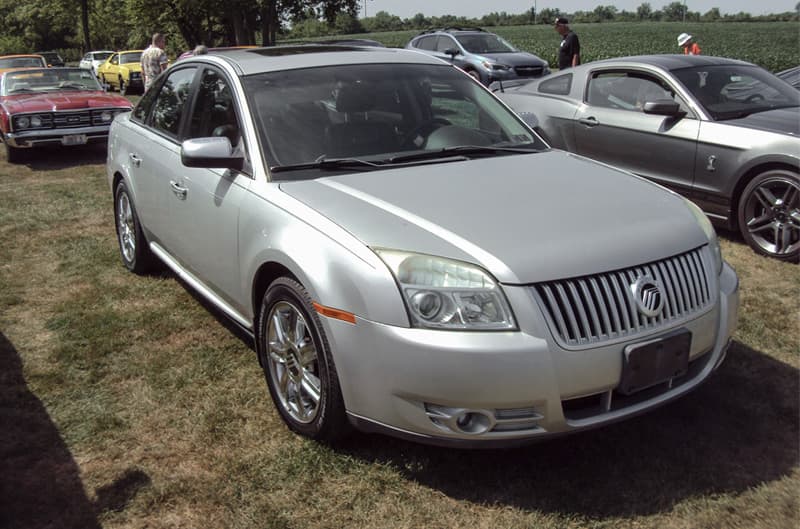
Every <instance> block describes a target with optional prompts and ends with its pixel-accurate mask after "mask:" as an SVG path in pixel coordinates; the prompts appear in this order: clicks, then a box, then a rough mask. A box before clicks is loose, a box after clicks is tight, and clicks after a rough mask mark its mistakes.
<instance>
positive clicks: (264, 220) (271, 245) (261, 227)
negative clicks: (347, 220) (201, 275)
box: [239, 183, 409, 327]
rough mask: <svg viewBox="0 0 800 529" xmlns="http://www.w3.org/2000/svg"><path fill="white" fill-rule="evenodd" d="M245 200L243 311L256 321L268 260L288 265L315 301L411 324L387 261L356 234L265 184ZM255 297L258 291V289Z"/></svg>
mask: <svg viewBox="0 0 800 529" xmlns="http://www.w3.org/2000/svg"><path fill="white" fill-rule="evenodd" d="M254 187H261V189H260V190H259V191H257V192H256V193H252V194H249V195H248V197H247V198H245V200H244V201H243V203H242V206H241V211H242V215H241V218H240V225H239V244H240V246H239V255H240V262H241V263H242V274H241V277H242V285H241V289H242V293H243V294H244V296H243V299H249V300H250V303H249V306H247V307H240V310H241V311H242V312H243V314H244V315H245V316H246V317H247V318H248V319H249V320H251V321H255V316H256V309H255V307H257V306H258V303H259V302H260V299H254V297H253V296H254V288H253V286H254V285H255V282H256V279H257V274H258V273H259V270H260V269H261V267H262V266H263V265H264V264H271V263H274V264H277V265H280V266H282V267H284V268H286V269H288V270H289V271H290V272H291V273H292V275H294V276H295V277H296V278H297V280H298V281H299V282H300V283H302V284H303V286H304V287H305V288H306V290H307V291H308V292H309V294H310V295H311V297H312V299H314V300H315V301H316V302H318V303H320V304H322V305H326V306H328V307H333V308H336V309H340V310H344V311H347V312H351V313H353V314H355V315H356V316H357V317H358V318H363V319H367V320H371V321H375V322H379V323H384V324H389V325H395V326H401V327H408V326H409V320H408V314H407V313H406V309H405V304H404V302H403V300H402V298H401V297H400V291H399V289H398V287H397V284H396V283H395V280H394V277H393V276H392V274H391V272H390V271H389V269H388V267H387V266H386V265H385V264H384V263H383V261H381V260H380V258H378V256H377V255H375V253H374V252H372V250H370V249H369V248H367V247H366V246H365V245H364V244H363V243H361V242H360V241H359V240H357V239H355V237H353V236H352V235H351V234H349V233H348V232H346V231H345V230H343V229H341V228H340V227H339V226H338V225H336V224H335V223H333V222H332V221H331V220H330V219H327V218H325V217H323V216H322V215H320V214H319V213H317V212H316V211H314V210H312V209H311V208H309V207H308V206H306V205H304V204H302V203H300V202H298V201H296V200H295V199H293V198H291V197H288V196H287V195H286V194H285V193H283V192H281V191H280V190H279V189H278V186H277V184H270V183H264V184H263V186H260V185H258V184H257V185H256V186H254ZM256 295H258V294H257V293H256Z"/></svg>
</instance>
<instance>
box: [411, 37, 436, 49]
mask: <svg viewBox="0 0 800 529" xmlns="http://www.w3.org/2000/svg"><path fill="white" fill-rule="evenodd" d="M438 38H439V37H437V36H436V35H431V36H429V37H421V38H419V39H417V40H416V41H415V42H414V46H415V47H417V48H419V49H421V50H428V51H433V50H435V49H436V39H438Z"/></svg>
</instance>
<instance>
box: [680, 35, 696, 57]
mask: <svg viewBox="0 0 800 529" xmlns="http://www.w3.org/2000/svg"><path fill="white" fill-rule="evenodd" d="M678 46H680V47H681V48H683V54H684V55H700V46H698V45H697V43H696V42H694V37H692V36H691V35H689V34H688V33H681V34H680V35H678Z"/></svg>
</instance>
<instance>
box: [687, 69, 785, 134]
mask: <svg viewBox="0 0 800 529" xmlns="http://www.w3.org/2000/svg"><path fill="white" fill-rule="evenodd" d="M673 73H674V74H675V76H676V77H677V78H678V80H680V82H681V83H683V85H684V86H685V87H686V88H687V89H688V90H689V91H690V92H691V93H692V95H693V96H694V97H695V99H696V100H697V102H698V103H699V104H700V105H702V107H703V108H704V109H706V111H708V113H709V114H710V115H711V117H712V118H713V119H715V120H725V119H735V118H740V117H744V116H748V115H750V114H755V113H756V112H763V111H765V110H772V109H776V108H787V107H796V106H800V92H798V91H797V90H794V89H792V88H791V87H790V86H788V85H787V84H785V83H782V82H781V81H780V80H779V79H778V78H777V77H775V76H774V75H772V74H771V73H769V72H767V71H766V70H763V69H761V68H758V67H756V66H748V65H738V64H733V65H716V66H698V67H694V68H685V69H681V70H675V71H673Z"/></svg>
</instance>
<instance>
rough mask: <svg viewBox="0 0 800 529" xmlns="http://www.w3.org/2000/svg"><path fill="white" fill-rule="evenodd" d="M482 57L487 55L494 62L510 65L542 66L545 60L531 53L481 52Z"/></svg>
mask: <svg viewBox="0 0 800 529" xmlns="http://www.w3.org/2000/svg"><path fill="white" fill-rule="evenodd" d="M481 57H486V58H487V59H490V60H492V61H494V62H497V63H501V64H507V65H508V66H530V65H532V64H534V65H536V66H542V65H544V64H545V61H543V60H542V59H540V58H539V57H537V56H536V55H533V54H531V53H526V52H519V53H481Z"/></svg>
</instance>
